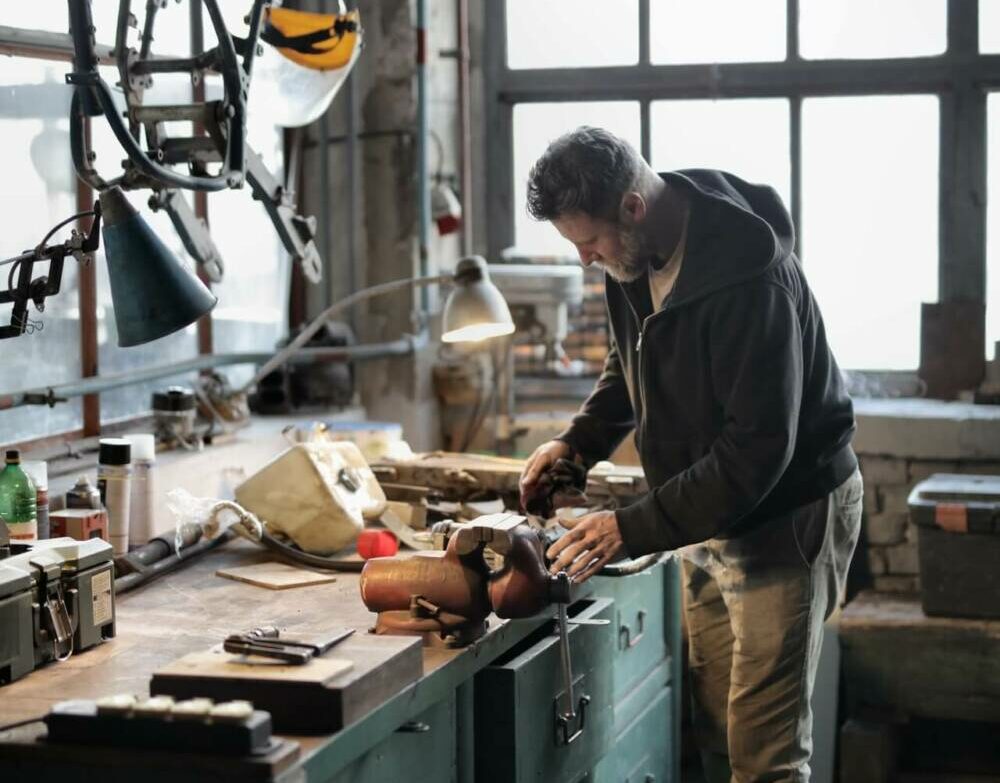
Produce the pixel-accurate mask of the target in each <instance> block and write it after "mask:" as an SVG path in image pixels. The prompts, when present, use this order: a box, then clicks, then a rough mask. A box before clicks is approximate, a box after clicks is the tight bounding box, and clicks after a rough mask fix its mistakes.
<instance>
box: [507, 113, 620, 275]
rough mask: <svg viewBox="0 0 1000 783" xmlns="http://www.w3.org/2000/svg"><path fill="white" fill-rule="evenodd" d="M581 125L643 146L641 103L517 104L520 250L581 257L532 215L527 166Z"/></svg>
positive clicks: (516, 208) (516, 198)
mask: <svg viewBox="0 0 1000 783" xmlns="http://www.w3.org/2000/svg"><path fill="white" fill-rule="evenodd" d="M580 125H595V126H599V127H602V128H606V129H607V130H609V131H611V132H612V133H614V134H616V135H618V136H620V137H622V138H623V139H625V140H626V141H628V142H629V143H630V144H632V146H634V147H635V148H636V149H638V148H639V146H640V143H639V134H640V130H639V104H638V103H635V102H627V101H608V102H594V103H525V104H520V105H518V106H515V107H514V243H515V246H516V248H517V250H518V252H524V253H531V254H536V255H561V256H569V257H570V258H576V257H577V254H576V249H575V248H574V247H573V245H572V244H570V243H569V242H567V241H566V240H565V239H563V238H562V237H561V236H560V235H559V232H557V231H556V230H555V229H554V228H553V227H552V226H551V225H549V224H548V223H547V222H539V221H536V220H535V219H534V218H532V217H531V216H530V215H528V212H527V208H526V205H527V201H528V198H527V192H528V170H529V169H530V168H531V166H532V165H533V164H534V163H535V161H536V160H538V158H539V156H540V155H541V154H542V153H543V152H545V148H546V147H547V146H548V145H549V142H551V141H553V140H555V139H556V138H558V137H559V136H561V135H562V134H564V133H566V132H567V131H571V130H573V129H574V128H577V127H579V126H580Z"/></svg>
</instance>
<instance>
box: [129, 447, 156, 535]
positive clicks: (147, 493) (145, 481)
mask: <svg viewBox="0 0 1000 783" xmlns="http://www.w3.org/2000/svg"><path fill="white" fill-rule="evenodd" d="M125 440H127V441H128V442H129V443H131V444H132V497H131V499H130V510H129V523H128V543H129V547H130V548H133V549H134V548H135V547H140V546H144V545H146V544H148V543H149V539H150V538H152V537H153V490H154V483H153V482H154V479H155V477H156V437H155V436H154V435H152V434H149V433H134V434H131V435H126V436H125Z"/></svg>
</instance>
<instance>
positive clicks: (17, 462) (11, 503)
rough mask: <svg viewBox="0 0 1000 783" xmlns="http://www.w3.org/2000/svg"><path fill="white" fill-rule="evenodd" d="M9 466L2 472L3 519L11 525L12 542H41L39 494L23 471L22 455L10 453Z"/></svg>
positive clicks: (0, 511) (0, 515)
mask: <svg viewBox="0 0 1000 783" xmlns="http://www.w3.org/2000/svg"><path fill="white" fill-rule="evenodd" d="M6 461H7V467H5V468H4V469H3V470H2V471H0V518H2V519H3V521H4V522H6V523H7V529H8V530H9V531H10V540H11V541H35V540H37V539H38V517H37V509H36V504H35V501H36V498H37V493H36V491H35V485H34V484H32V483H31V479H30V478H28V474H27V473H25V472H24V470H22V469H21V452H20V451H18V450H17V449H8V450H7V460H6Z"/></svg>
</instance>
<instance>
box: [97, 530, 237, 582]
mask: <svg viewBox="0 0 1000 783" xmlns="http://www.w3.org/2000/svg"><path fill="white" fill-rule="evenodd" d="M168 535H169V534H168ZM232 537H233V533H232V532H231V531H226V532H225V533H223V534H222V535H220V536H218V537H216V538H212V539H208V540H202V541H199V542H198V543H197V544H193V545H192V546H189V547H185V548H184V549H182V550H181V551H180V552H173V554H169V555H167V556H166V557H164V558H163V559H161V560H157V561H156V562H154V563H152V564H151V565H149V566H148V567H146V568H144V569H143V570H141V571H134V572H133V573H130V574H126V575H125V576H122V577H118V578H117V579H115V595H121V594H122V593H127V592H128V591H129V590H134V589H135V588H137V587H139V585H143V584H145V583H146V582H148V581H150V580H152V579H155V578H156V577H158V576H163V575H164V574H166V573H169V572H170V571H174V570H176V569H177V568H179V567H180V566H182V565H183V564H184V563H186V562H187V561H188V560H190V559H191V558H193V557H196V556H197V555H201V554H204V553H205V552H207V551H209V550H210V549H215V548H216V547H217V546H220V545H221V544H224V543H226V542H227V541H229V540H230V539H231V538H232ZM159 540H161V541H166V538H162V537H161V539H159ZM168 546H169V542H168ZM160 549H161V551H162V548H160Z"/></svg>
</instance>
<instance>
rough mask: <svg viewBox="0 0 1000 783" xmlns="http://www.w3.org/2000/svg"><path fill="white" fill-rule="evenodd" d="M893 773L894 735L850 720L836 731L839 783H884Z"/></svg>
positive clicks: (878, 725) (885, 726)
mask: <svg viewBox="0 0 1000 783" xmlns="http://www.w3.org/2000/svg"><path fill="white" fill-rule="evenodd" d="M895 770H896V731H895V727H893V726H892V725H890V724H888V723H875V722H870V721H863V720H857V719H851V720H849V721H847V722H846V723H845V724H844V725H843V727H842V728H841V729H840V781H841V783H888V781H889V780H891V779H892V776H893V774H894V773H895Z"/></svg>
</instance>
